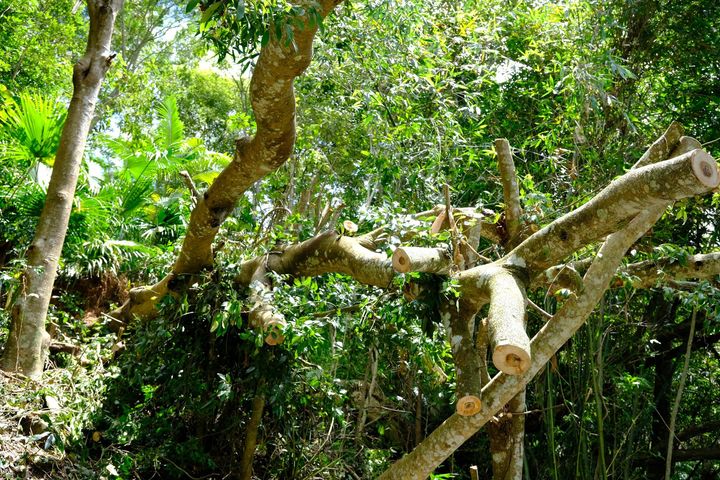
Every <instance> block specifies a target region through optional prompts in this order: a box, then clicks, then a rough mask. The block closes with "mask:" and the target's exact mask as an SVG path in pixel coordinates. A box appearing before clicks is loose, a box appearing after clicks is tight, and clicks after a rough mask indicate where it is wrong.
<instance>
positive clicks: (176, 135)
mask: <svg viewBox="0 0 720 480" xmlns="http://www.w3.org/2000/svg"><path fill="white" fill-rule="evenodd" d="M158 112H159V113H160V131H159V132H158V133H159V134H160V139H159V140H160V142H161V144H162V146H163V148H164V149H165V150H166V151H168V152H174V151H175V150H176V149H177V148H178V147H179V146H180V143H181V142H182V139H183V136H184V128H185V126H184V125H183V123H182V121H181V120H180V112H179V111H178V107H177V100H175V97H173V96H172V95H171V96H169V97H167V98H165V100H164V101H163V103H162V104H160V106H159V107H158Z"/></svg>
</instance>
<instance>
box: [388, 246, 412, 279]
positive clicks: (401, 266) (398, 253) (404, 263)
mask: <svg viewBox="0 0 720 480" xmlns="http://www.w3.org/2000/svg"><path fill="white" fill-rule="evenodd" d="M411 263H412V262H411V261H410V256H409V255H408V254H407V252H406V251H405V250H404V249H403V248H401V247H398V248H396V249H395V252H393V256H392V266H393V269H395V271H396V272H398V273H407V272H409V271H410V265H411Z"/></svg>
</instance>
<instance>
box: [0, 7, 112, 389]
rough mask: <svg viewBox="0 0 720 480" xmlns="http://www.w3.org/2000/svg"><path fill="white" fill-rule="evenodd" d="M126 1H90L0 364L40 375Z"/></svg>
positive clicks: (2, 366)
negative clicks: (83, 44)
mask: <svg viewBox="0 0 720 480" xmlns="http://www.w3.org/2000/svg"><path fill="white" fill-rule="evenodd" d="M123 1H124V0H88V13H89V16H90V31H89V33H88V43H87V49H86V50H85V55H83V56H82V57H81V58H80V60H78V62H77V63H76V64H75V66H74V68H73V88H74V90H73V97H72V100H71V101H70V107H69V108H68V116H67V120H66V121H65V126H64V128H63V132H62V136H61V138H60V145H59V147H58V151H57V154H56V156H55V164H54V167H53V171H52V176H51V178H50V184H49V186H48V190H47V198H46V200H45V206H44V208H43V211H42V214H41V215H40V220H39V222H38V226H37V230H36V232H35V238H34V239H33V242H32V244H31V245H30V247H29V248H28V252H27V266H26V267H25V271H24V272H23V276H22V291H21V293H20V296H19V298H18V300H17V301H16V303H15V305H14V306H13V309H12V322H11V325H10V335H9V337H8V341H7V345H6V346H5V352H4V354H3V357H2V360H1V361H0V367H1V368H2V369H3V370H6V371H14V372H20V373H23V374H25V375H27V376H28V377H31V378H37V377H40V375H41V374H42V370H43V365H44V363H45V358H46V357H47V352H48V346H49V344H50V336H49V335H48V333H47V332H46V331H45V317H46V316H47V310H48V306H49V304H50V297H51V294H52V289H53V284H54V283H55V275H56V270H57V266H58V260H59V259H60V254H61V252H62V247H63V243H64V242H65V233H66V232H67V226H68V221H69V219H70V212H71V210H72V203H73V198H74V196H75V187H76V185H77V180H78V173H79V171H80V164H81V163H82V156H83V152H84V151H85V142H86V140H87V135H88V132H89V131H90V125H91V123H92V118H93V113H94V111H95V103H96V101H97V97H98V93H99V91H100V85H101V83H102V80H103V79H104V78H105V73H106V72H107V70H108V68H109V67H110V62H111V60H112V58H113V56H114V55H113V54H112V53H111V51H110V42H111V39H112V32H113V27H114V24H115V18H116V16H117V14H118V12H119V11H120V9H121V8H122V5H123Z"/></svg>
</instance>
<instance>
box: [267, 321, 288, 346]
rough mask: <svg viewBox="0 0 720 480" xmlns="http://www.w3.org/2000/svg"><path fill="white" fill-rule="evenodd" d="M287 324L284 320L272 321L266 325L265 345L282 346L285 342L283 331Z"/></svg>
mask: <svg viewBox="0 0 720 480" xmlns="http://www.w3.org/2000/svg"><path fill="white" fill-rule="evenodd" d="M285 325H286V323H285V322H284V321H282V320H270V321H268V322H267V324H265V333H266V334H267V335H266V336H265V343H267V344H268V345H270V346H275V345H280V344H281V343H283V342H284V341H285V335H283V333H282V332H283V329H284V328H285Z"/></svg>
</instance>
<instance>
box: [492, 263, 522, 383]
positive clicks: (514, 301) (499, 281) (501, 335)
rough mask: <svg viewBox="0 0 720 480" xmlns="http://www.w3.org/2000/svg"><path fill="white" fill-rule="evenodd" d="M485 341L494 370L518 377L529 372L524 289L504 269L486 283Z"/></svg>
mask: <svg viewBox="0 0 720 480" xmlns="http://www.w3.org/2000/svg"><path fill="white" fill-rule="evenodd" d="M488 292H489V295H490V309H489V311H488V317H487V321H488V339H489V340H490V346H491V348H492V359H493V364H494V365H495V368H497V369H498V370H500V371H501V372H504V373H507V374H508V375H521V374H523V373H525V372H526V371H527V369H528V368H530V362H531V356H530V339H529V338H528V335H527V333H526V332H525V304H526V301H525V286H524V284H523V282H522V281H520V280H519V279H518V278H517V277H516V276H515V275H513V274H512V273H511V272H510V271H509V270H507V269H505V268H500V269H498V270H497V271H496V272H494V273H493V274H492V275H491V276H490V278H489V280H488Z"/></svg>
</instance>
